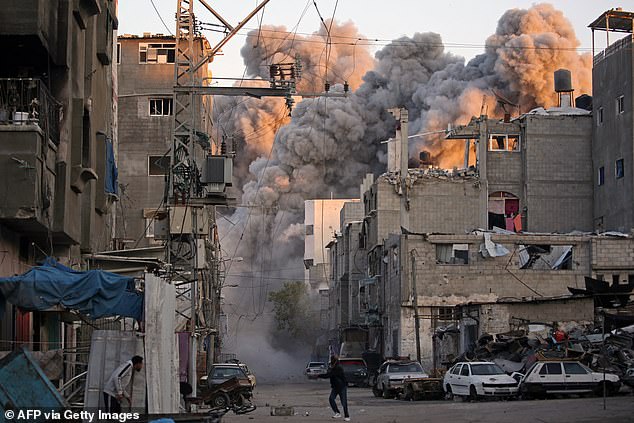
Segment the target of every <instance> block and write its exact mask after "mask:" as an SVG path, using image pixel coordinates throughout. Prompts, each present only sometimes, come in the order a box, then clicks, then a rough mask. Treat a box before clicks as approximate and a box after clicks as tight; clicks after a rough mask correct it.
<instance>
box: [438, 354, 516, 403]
mask: <svg viewBox="0 0 634 423" xmlns="http://www.w3.org/2000/svg"><path fill="white" fill-rule="evenodd" d="M443 388H444V390H445V393H446V394H447V396H448V397H449V398H452V397H453V396H454V395H460V396H463V397H468V398H469V399H471V400H474V401H475V400H476V399H478V397H492V396H495V397H509V396H514V395H517V393H518V389H519V383H518V381H517V380H515V379H513V378H512V377H511V376H509V375H507V374H506V373H504V370H502V369H501V368H500V366H498V365H497V364H495V363H491V362H488V361H473V362H461V363H457V364H456V365H454V366H453V367H452V368H451V369H449V370H448V371H447V373H445V377H444V379H443Z"/></svg>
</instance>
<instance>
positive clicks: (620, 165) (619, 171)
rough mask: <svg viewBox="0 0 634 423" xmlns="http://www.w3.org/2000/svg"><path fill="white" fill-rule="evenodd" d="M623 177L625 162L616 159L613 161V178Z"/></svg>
mask: <svg viewBox="0 0 634 423" xmlns="http://www.w3.org/2000/svg"><path fill="white" fill-rule="evenodd" d="M624 176H625V162H624V161H623V159H616V160H615V161H614V178H615V179H622V178H623V177H624Z"/></svg>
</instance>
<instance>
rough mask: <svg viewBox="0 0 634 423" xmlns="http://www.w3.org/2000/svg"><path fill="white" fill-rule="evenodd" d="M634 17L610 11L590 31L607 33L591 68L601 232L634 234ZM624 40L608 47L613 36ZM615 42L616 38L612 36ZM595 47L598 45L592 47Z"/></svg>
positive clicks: (597, 221)
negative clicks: (604, 43) (633, 108)
mask: <svg viewBox="0 0 634 423" xmlns="http://www.w3.org/2000/svg"><path fill="white" fill-rule="evenodd" d="M633 18H634V13H632V12H625V11H623V10H620V9H616V10H614V9H613V10H609V11H606V12H605V13H603V14H602V15H601V16H599V17H598V18H597V19H596V20H595V21H594V22H592V23H591V24H590V25H589V26H590V28H591V29H592V34H593V35H592V36H593V38H594V32H595V31H607V38H608V44H609V45H608V47H607V48H606V49H605V50H603V51H599V52H594V51H593V54H594V53H596V54H594V61H593V66H592V108H593V115H594V119H593V126H592V131H593V136H592V158H593V170H594V172H593V175H594V178H593V179H594V181H595V183H594V185H595V187H594V196H595V202H594V224H595V228H596V229H597V230H605V231H609V230H614V231H621V232H630V231H632V230H633V229H634V207H632V205H633V204H634V171H633V170H632V168H633V167H634V113H633V112H632V107H633V106H634V103H633V101H632V97H633V96H634V68H633V64H632V63H633V62H632V60H633V57H634V56H633V55H632V35H631V34H632V19H633ZM615 32H616V33H626V34H629V35H626V36H625V37H624V38H621V39H620V40H618V41H616V42H613V43H611V44H610V43H609V40H610V35H611V34H612V35H613V33H615ZM613 36H614V35H613ZM593 45H594V43H593Z"/></svg>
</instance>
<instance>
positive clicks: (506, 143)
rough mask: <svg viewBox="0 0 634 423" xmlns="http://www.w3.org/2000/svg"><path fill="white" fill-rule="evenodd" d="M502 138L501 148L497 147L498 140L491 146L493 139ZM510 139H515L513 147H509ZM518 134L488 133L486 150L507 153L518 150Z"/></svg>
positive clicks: (519, 144)
mask: <svg viewBox="0 0 634 423" xmlns="http://www.w3.org/2000/svg"><path fill="white" fill-rule="evenodd" d="M502 137H503V138H504V147H503V148H499V142H498V143H496V144H498V145H497V146H496V148H493V140H494V139H496V140H497V138H502ZM511 140H516V141H517V142H516V143H515V148H513V149H511V148H509V147H510V145H511V142H510V141H511ZM520 141H521V140H520V136H519V134H493V133H492V134H489V142H488V144H487V151H498V152H499V151H506V152H509V153H513V152H518V151H520V146H521V143H520Z"/></svg>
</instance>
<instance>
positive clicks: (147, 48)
mask: <svg viewBox="0 0 634 423" xmlns="http://www.w3.org/2000/svg"><path fill="white" fill-rule="evenodd" d="M138 50H139V64H140V65H169V64H173V63H175V62H176V43H139V49H138ZM161 50H166V51H165V52H164V54H159V52H160V51H161ZM169 50H173V51H174V60H173V61H170V60H169V59H170V54H169ZM150 54H151V55H152V57H154V58H155V59H154V60H152V61H148V57H149V56H150ZM143 55H144V57H145V61H143V60H142V59H141V58H142V56H143ZM163 56H165V62H161V61H159V60H160V59H159V57H163Z"/></svg>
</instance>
